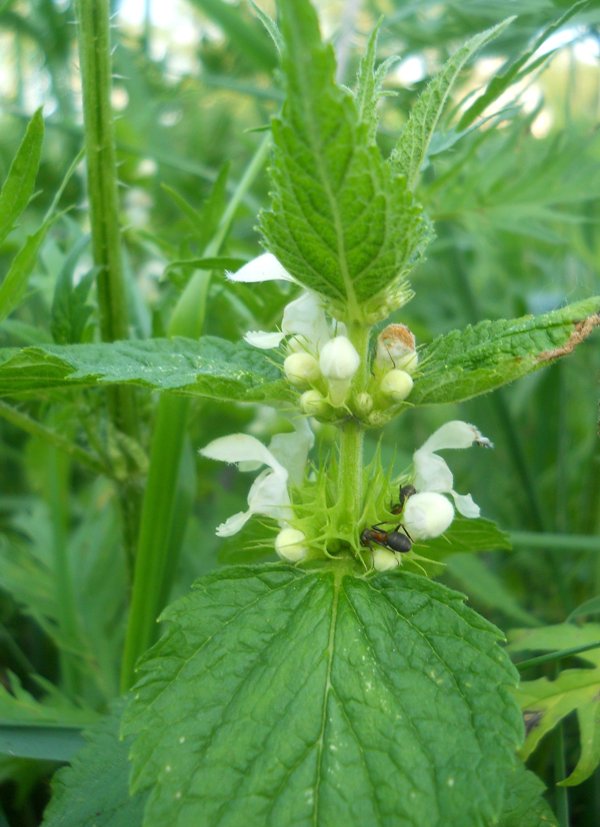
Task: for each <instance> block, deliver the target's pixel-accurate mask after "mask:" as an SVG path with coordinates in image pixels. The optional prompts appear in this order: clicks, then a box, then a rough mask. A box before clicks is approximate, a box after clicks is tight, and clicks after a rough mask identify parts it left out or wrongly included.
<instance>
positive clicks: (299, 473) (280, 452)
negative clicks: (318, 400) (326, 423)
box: [269, 416, 315, 485]
mask: <svg viewBox="0 0 600 827" xmlns="http://www.w3.org/2000/svg"><path fill="white" fill-rule="evenodd" d="M293 424H294V433H292V434H275V436H274V437H273V439H272V440H271V442H270V444H269V450H270V451H271V452H272V453H273V456H274V457H275V458H276V459H277V461H278V462H280V463H281V465H283V467H284V468H285V469H286V471H287V472H288V474H289V476H290V479H291V480H292V482H293V483H295V484H296V485H300V484H301V483H302V480H303V479H304V473H305V470H306V462H307V459H308V452H309V451H310V449H311V448H312V447H313V445H314V443H315V435H314V433H313V431H312V428H311V427H310V425H309V424H308V421H307V419H306V418H305V417H303V416H300V417H296V419H295V420H294V423H293Z"/></svg>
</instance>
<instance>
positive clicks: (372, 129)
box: [355, 21, 400, 143]
mask: <svg viewBox="0 0 600 827" xmlns="http://www.w3.org/2000/svg"><path fill="white" fill-rule="evenodd" d="M380 24H381V21H380V23H378V25H377V26H376V28H375V29H374V30H373V31H372V33H371V36H370V37H369V42H368V43H367V50H366V52H365V54H364V56H363V58H362V60H361V61H360V64H359V67H358V75H357V78H356V92H355V97H356V106H357V109H358V117H359V120H360V122H361V123H365V124H367V126H368V133H367V141H368V142H369V143H373V142H374V141H375V135H376V132H377V125H378V118H377V104H378V102H379V99H380V98H381V96H382V94H383V92H382V88H381V87H382V85H383V81H384V79H385V76H386V74H387V72H388V70H389V69H390V67H391V66H393V64H394V63H397V62H398V61H399V60H400V58H399V57H389V58H387V60H384V61H383V63H381V64H380V66H379V67H378V68H377V69H375V59H376V57H377V36H378V34H379V26H380Z"/></svg>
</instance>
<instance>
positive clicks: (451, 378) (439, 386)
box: [410, 297, 600, 405]
mask: <svg viewBox="0 0 600 827" xmlns="http://www.w3.org/2000/svg"><path fill="white" fill-rule="evenodd" d="M598 324H600V297H595V298H592V299H584V300H583V301H580V302H577V303H575V304H570V305H568V306H567V307H563V308H561V309H560V310H553V311H552V312H550V313H545V314H544V315H542V316H523V317H521V318H520V319H510V320H505V319H501V320H499V321H494V322H492V321H484V322H480V323H479V324H477V325H475V326H474V327H472V326H471V325H469V326H468V327H467V328H465V329H464V330H454V331H452V332H451V333H448V334H445V335H443V336H440V337H439V338H438V339H436V340H435V341H433V342H432V343H431V344H430V345H427V346H426V347H425V348H423V350H422V351H421V364H422V365H423V373H422V375H421V376H420V377H418V379H417V380H416V382H415V386H414V389H413V391H412V393H411V396H410V402H411V404H414V405H438V404H442V403H445V402H459V401H461V400H464V399H470V398H471V397H473V396H478V395H479V394H481V393H486V392H487V391H491V390H494V388H499V387H501V386H502V385H506V384H507V383H508V382H513V381H514V380H515V379H519V378H520V377H521V376H526V375H527V374H528V373H532V372H533V371H535V370H538V369H539V368H542V367H544V366H545V365H547V364H549V363H551V362H553V361H554V360H555V359H558V358H560V357H561V356H566V355H567V354H568V353H571V351H572V350H573V349H574V348H575V347H576V346H577V345H578V344H580V343H581V342H582V341H583V340H584V339H585V338H586V337H587V336H588V335H589V334H590V333H591V331H592V330H593V328H594V327H595V326H596V325H598Z"/></svg>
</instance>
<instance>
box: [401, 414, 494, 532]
mask: <svg viewBox="0 0 600 827" xmlns="http://www.w3.org/2000/svg"><path fill="white" fill-rule="evenodd" d="M473 444H476V445H483V446H484V447H486V448H491V447H493V446H492V443H491V442H490V441H489V439H486V437H484V436H482V435H481V433H480V432H479V431H478V430H477V428H476V427H475V426H474V425H469V424H468V423H467V422H461V421H460V420H453V421H452V422H446V424H445V425H442V427H441V428H438V429H437V431H435V432H434V433H433V434H432V435H431V436H430V437H429V439H428V440H426V442H425V443H424V444H423V445H422V446H421V447H420V448H419V449H418V451H415V453H414V454H413V462H414V468H415V478H414V480H413V484H414V486H415V488H416V489H417V491H419V492H426V491H429V492H436V493H438V494H450V495H451V497H452V499H453V500H454V504H455V506H456V509H457V511H459V512H460V513H461V514H462V515H463V516H464V517H479V506H478V505H476V504H475V503H474V502H473V498H472V497H471V495H470V494H457V493H456V491H454V489H453V485H454V478H453V477H452V471H451V470H450V469H449V468H448V465H447V463H446V460H444V459H442V457H440V456H438V455H437V453H436V452H437V451H441V450H443V449H445V448H470V447H471V445H473ZM411 499H413V498H412V497H411ZM410 501H411V500H410V499H409V500H408V503H410ZM408 503H407V505H408ZM409 531H410V529H409Z"/></svg>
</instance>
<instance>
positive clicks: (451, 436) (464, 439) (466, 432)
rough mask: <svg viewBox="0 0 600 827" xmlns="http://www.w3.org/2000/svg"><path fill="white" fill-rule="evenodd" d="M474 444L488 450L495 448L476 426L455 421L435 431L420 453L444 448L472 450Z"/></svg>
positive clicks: (420, 449) (458, 420)
mask: <svg viewBox="0 0 600 827" xmlns="http://www.w3.org/2000/svg"><path fill="white" fill-rule="evenodd" d="M474 442H476V443H477V444H479V445H483V446H485V447H486V448H491V447H493V446H492V443H491V442H490V441H489V439H486V437H484V436H483V435H482V434H481V432H480V431H479V430H478V429H477V428H476V427H475V426H474V425H469V423H468V422H462V421H461V420H460V419H454V420H452V422H446V424H445V425H442V427H441V428H438V429H437V431H434V432H433V433H432V434H431V436H430V437H429V439H428V440H427V441H426V442H424V443H423V445H421V447H420V448H419V451H425V452H428V453H433V452H434V451H442V450H443V449H444V448H470V447H471V445H472V444H473V443H474Z"/></svg>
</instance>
